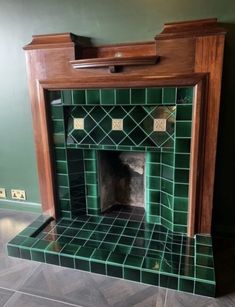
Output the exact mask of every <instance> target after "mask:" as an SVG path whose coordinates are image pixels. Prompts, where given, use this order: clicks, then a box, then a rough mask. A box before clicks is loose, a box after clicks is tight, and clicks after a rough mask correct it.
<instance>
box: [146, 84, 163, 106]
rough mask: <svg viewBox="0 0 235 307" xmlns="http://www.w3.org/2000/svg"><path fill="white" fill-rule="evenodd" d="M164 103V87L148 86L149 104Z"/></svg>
mask: <svg viewBox="0 0 235 307" xmlns="http://www.w3.org/2000/svg"><path fill="white" fill-rule="evenodd" d="M161 103H162V89H161V88H154V87H153V88H148V89H147V104H161Z"/></svg>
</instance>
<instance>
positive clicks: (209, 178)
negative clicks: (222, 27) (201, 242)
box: [195, 35, 224, 233]
mask: <svg viewBox="0 0 235 307" xmlns="http://www.w3.org/2000/svg"><path fill="white" fill-rule="evenodd" d="M195 51H196V56H195V72H209V74H208V87H207V91H208V96H207V109H206V118H205V149H204V150H205V152H204V153H203V154H204V156H205V161H204V163H203V165H202V166H201V167H202V169H203V170H202V171H203V175H202V199H201V206H200V210H201V214H200V217H199V220H198V231H199V232H203V233H210V232H211V216H212V207H213V194H214V193H213V191H214V189H213V187H214V177H215V161H216V148H217V133H218V121H219V109H220V90H221V78H222V65H223V52H224V35H213V36H204V37H198V38H197V41H196V50H195Z"/></svg>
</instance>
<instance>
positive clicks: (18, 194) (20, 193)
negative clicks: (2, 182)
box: [11, 190, 26, 200]
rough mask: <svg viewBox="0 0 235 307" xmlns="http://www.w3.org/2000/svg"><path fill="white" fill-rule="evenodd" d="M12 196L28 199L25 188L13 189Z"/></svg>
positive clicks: (13, 197)
mask: <svg viewBox="0 0 235 307" xmlns="http://www.w3.org/2000/svg"><path fill="white" fill-rule="evenodd" d="M11 198H12V199H17V200H26V194H25V190H11Z"/></svg>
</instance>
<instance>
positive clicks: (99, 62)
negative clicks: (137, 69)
mask: <svg viewBox="0 0 235 307" xmlns="http://www.w3.org/2000/svg"><path fill="white" fill-rule="evenodd" d="M158 60H159V56H157V55H149V56H138V57H137V56H134V57H133V56H128V57H106V58H104V57H103V58H91V59H82V60H75V61H70V63H71V65H72V67H73V68H74V69H84V68H101V67H108V68H109V70H110V72H111V73H114V72H117V71H118V70H117V67H120V66H134V65H154V64H156V63H157V62H158Z"/></svg>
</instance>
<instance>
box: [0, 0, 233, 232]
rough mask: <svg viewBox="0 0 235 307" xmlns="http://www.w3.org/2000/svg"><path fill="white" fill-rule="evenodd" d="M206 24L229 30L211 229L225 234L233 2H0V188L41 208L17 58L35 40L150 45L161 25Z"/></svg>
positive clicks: (229, 205)
mask: <svg viewBox="0 0 235 307" xmlns="http://www.w3.org/2000/svg"><path fill="white" fill-rule="evenodd" d="M208 17H217V18H218V19H219V21H221V22H223V23H226V24H227V26H228V29H229V35H228V39H227V43H226V52H225V67H224V82H223V94H222V108H221V124H220V135H219V145H218V162H217V171H216V189H215V190H216V191H215V195H216V201H215V210H214V212H215V217H214V225H215V227H216V228H215V229H216V230H217V231H223V232H225V231H230V230H231V229H232V227H233V223H234V219H235V206H234V205H233V204H234V198H233V185H234V184H233V176H230V174H231V173H233V172H234V171H235V162H234V159H233V158H234V156H235V145H234V136H233V135H232V131H234V129H233V125H232V123H233V112H232V111H231V109H230V108H231V105H232V104H233V103H234V101H235V90H234V86H233V83H234V80H235V69H234V68H235V65H234V64H235V59H234V57H235V26H233V24H235V1H234V0H223V1H221V0H207V1H204V0H197V1H189V0H168V1H166V0H146V1H143V0H117V1H111V0H50V1H48V0H47V1H46V0H41V1H36V0H0V38H1V43H0V68H1V90H0V106H1V108H0V141H1V142H0V187H5V188H7V189H8V190H9V189H10V188H22V189H25V190H26V192H27V195H28V201H29V202H32V203H40V198H39V192H38V181H37V171H36V163H35V152H34V143H33V134H32V120H31V111H30V104H29V97H28V90H27V78H26V69H25V59H24V53H23V51H22V46H23V45H25V44H26V43H28V42H30V41H31V36H32V35H33V34H44V33H55V32H74V33H75V34H79V35H82V36H87V37H92V38H94V39H93V43H95V44H98V43H116V42H125V41H141V40H152V39H153V37H154V36H155V34H156V33H158V32H160V31H161V29H162V26H163V24H164V22H167V21H168V22H169V21H178V20H189V19H199V18H208ZM228 211H229V212H230V213H229V214H228ZM234 234H235V226H234Z"/></svg>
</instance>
